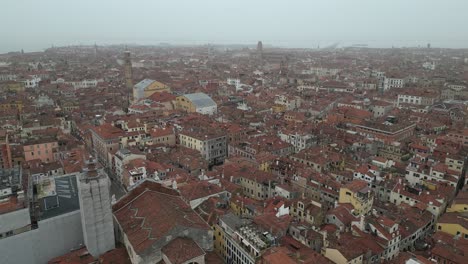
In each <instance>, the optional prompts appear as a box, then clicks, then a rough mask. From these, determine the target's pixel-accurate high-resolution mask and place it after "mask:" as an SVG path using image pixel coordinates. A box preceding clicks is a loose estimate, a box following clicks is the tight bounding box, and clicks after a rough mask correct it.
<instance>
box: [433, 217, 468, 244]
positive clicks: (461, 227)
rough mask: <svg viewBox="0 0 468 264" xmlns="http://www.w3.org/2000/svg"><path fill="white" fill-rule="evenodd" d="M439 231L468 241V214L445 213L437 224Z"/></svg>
mask: <svg viewBox="0 0 468 264" xmlns="http://www.w3.org/2000/svg"><path fill="white" fill-rule="evenodd" d="M437 231H440V232H444V233H447V234H449V235H452V236H458V237H459V238H461V239H468V213H445V214H444V215H442V217H441V218H440V219H439V222H438V223H437Z"/></svg>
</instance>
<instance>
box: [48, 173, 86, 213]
mask: <svg viewBox="0 0 468 264" xmlns="http://www.w3.org/2000/svg"><path fill="white" fill-rule="evenodd" d="M54 181H55V188H56V189H55V191H56V195H53V196H46V197H44V198H42V199H40V207H41V220H43V219H47V218H51V217H55V216H58V215H61V214H66V213H69V212H73V211H76V210H78V209H80V201H79V197H78V185H77V180H76V174H69V175H65V176H60V177H56V178H55V179H54Z"/></svg>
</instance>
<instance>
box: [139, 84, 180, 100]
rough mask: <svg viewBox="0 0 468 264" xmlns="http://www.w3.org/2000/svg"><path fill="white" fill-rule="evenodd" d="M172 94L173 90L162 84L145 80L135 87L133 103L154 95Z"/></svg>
mask: <svg viewBox="0 0 468 264" xmlns="http://www.w3.org/2000/svg"><path fill="white" fill-rule="evenodd" d="M160 92H168V93H170V92H171V88H170V87H169V86H167V85H165V84H164V83H162V82H158V81H155V80H151V79H144V80H142V81H141V82H139V83H137V84H135V86H133V101H134V102H136V101H138V100H141V99H144V98H148V97H149V96H151V95H152V94H154V93H160Z"/></svg>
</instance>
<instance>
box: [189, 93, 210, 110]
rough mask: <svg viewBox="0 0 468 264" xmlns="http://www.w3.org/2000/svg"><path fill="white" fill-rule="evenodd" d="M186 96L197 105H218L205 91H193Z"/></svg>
mask: <svg viewBox="0 0 468 264" xmlns="http://www.w3.org/2000/svg"><path fill="white" fill-rule="evenodd" d="M184 96H185V97H186V98H187V99H188V100H190V101H191V102H192V103H193V104H194V105H195V106H197V107H209V106H216V103H215V101H213V99H211V97H209V96H208V95H207V94H205V93H192V94H186V95H184Z"/></svg>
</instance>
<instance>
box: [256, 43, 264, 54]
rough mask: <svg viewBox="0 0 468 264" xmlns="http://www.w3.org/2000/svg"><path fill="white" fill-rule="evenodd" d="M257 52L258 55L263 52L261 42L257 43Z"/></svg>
mask: <svg viewBox="0 0 468 264" xmlns="http://www.w3.org/2000/svg"><path fill="white" fill-rule="evenodd" d="M257 52H258V53H262V52H263V43H262V42H261V41H259V42H258V43H257Z"/></svg>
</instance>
